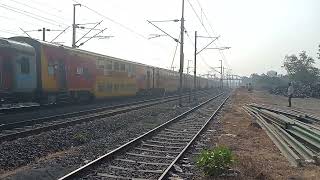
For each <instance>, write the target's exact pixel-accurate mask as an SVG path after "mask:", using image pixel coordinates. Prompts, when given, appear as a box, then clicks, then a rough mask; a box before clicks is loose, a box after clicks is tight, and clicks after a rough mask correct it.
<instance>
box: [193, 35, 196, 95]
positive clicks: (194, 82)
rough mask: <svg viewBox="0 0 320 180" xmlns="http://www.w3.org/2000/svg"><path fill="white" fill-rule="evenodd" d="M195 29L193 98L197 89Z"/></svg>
mask: <svg viewBox="0 0 320 180" xmlns="http://www.w3.org/2000/svg"><path fill="white" fill-rule="evenodd" d="M196 83H197V31H195V32H194V68H193V90H194V92H193V93H194V99H196V95H195V94H196V91H197V84H196Z"/></svg>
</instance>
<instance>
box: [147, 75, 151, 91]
mask: <svg viewBox="0 0 320 180" xmlns="http://www.w3.org/2000/svg"><path fill="white" fill-rule="evenodd" d="M150 79H151V78H150V71H147V89H150Z"/></svg>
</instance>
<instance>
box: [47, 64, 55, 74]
mask: <svg viewBox="0 0 320 180" xmlns="http://www.w3.org/2000/svg"><path fill="white" fill-rule="evenodd" d="M48 74H49V75H50V76H53V75H54V65H48Z"/></svg>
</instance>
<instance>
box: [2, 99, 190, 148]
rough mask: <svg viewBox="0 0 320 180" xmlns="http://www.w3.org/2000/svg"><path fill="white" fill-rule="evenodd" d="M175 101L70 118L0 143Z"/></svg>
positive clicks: (22, 132)
mask: <svg viewBox="0 0 320 180" xmlns="http://www.w3.org/2000/svg"><path fill="white" fill-rule="evenodd" d="M188 96H189V95H185V96H183V98H186V97H188ZM177 99H179V97H170V98H167V100H163V99H162V98H160V100H159V99H158V100H157V101H158V102H153V103H149V104H145V105H141V106H137V107H130V106H134V105H137V104H138V103H133V104H131V105H127V106H128V108H124V109H119V110H111V112H106V113H102V114H95V115H91V116H89V117H81V116H80V118H79V116H76V117H71V118H77V119H73V120H70V121H65V122H59V123H56V124H48V125H44V126H42V127H38V128H33V129H27V130H24V131H18V132H13V133H10V134H5V135H3V136H0V143H1V142H4V141H9V140H14V139H17V138H20V137H25V136H30V135H34V134H39V133H41V132H45V131H48V130H54V129H59V128H62V127H66V126H70V125H73V124H79V123H82V122H87V121H91V120H94V119H97V118H102V117H110V116H114V115H117V114H122V113H126V112H129V111H133V110H138V109H143V108H146V107H150V106H154V105H158V104H161V103H166V102H171V101H175V100H177ZM154 101H155V100H154ZM148 102H149V100H148ZM141 103H145V102H140V104H141ZM113 108H114V107H113ZM119 108H122V107H119ZM111 109H112V108H111ZM3 126H5V125H2V126H0V128H1V127H3Z"/></svg>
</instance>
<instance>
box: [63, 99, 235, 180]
mask: <svg viewBox="0 0 320 180" xmlns="http://www.w3.org/2000/svg"><path fill="white" fill-rule="evenodd" d="M228 98H229V93H222V94H219V95H217V96H215V97H212V98H210V99H209V100H207V101H205V102H203V103H201V104H199V105H198V106H196V107H194V108H192V109H190V110H188V111H186V112H184V113H183V114H180V115H179V116H177V117H175V118H173V119H171V120H170V121H168V122H166V123H164V124H162V125H160V126H158V127H156V128H154V129H152V130H150V131H149V132H147V133H145V134H143V135H141V136H139V137H138V138H136V139H134V140H132V141H130V142H128V143H126V144H124V145H122V146H120V147H119V148H117V149H115V150H113V151H111V152H109V153H107V154H105V155H103V156H101V157H99V158H97V159H96V160H94V161H92V162H90V163H88V164H86V165H84V166H82V167H80V168H78V169H76V170H74V171H73V172H71V173H69V174H67V175H65V176H63V177H61V178H60V179H59V180H69V179H132V180H146V179H167V178H168V177H169V176H170V175H169V174H170V173H169V172H171V171H172V170H173V168H174V165H175V163H176V162H177V161H178V160H179V159H180V158H181V157H182V156H183V154H184V152H185V151H186V150H187V149H188V147H189V146H190V145H191V144H192V143H193V142H194V141H195V139H196V138H197V137H198V136H199V134H200V133H201V132H202V131H203V130H204V129H205V127H206V125H207V124H208V123H209V121H210V120H211V119H213V117H214V116H215V115H216V114H217V112H218V111H219V110H220V108H221V107H222V106H223V105H224V103H225V102H226V101H227V99H228ZM214 100H215V101H214ZM213 101H214V102H215V103H212V102H213ZM203 107H205V108H203Z"/></svg>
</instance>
